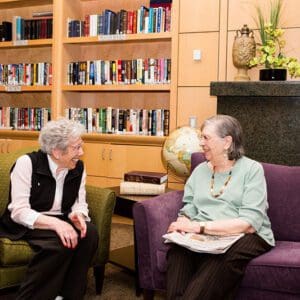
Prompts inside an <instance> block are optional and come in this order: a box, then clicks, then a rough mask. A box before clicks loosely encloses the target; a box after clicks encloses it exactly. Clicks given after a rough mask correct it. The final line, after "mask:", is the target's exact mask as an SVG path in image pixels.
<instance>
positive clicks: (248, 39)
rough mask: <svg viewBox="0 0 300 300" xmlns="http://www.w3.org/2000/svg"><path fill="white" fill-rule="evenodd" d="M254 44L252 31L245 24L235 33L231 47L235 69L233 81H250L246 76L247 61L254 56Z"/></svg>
mask: <svg viewBox="0 0 300 300" xmlns="http://www.w3.org/2000/svg"><path fill="white" fill-rule="evenodd" d="M255 51H256V44H255V40H254V34H253V30H250V29H249V27H248V26H247V25H246V24H245V25H244V26H243V28H242V29H240V30H237V31H236V35H235V38H234V42H233V47H232V60H233V64H234V66H235V67H236V68H237V74H236V76H235V77H234V80H237V81H246V80H250V77H249V76H248V69H249V66H248V64H249V61H250V60H251V59H252V58H253V57H254V56H255Z"/></svg>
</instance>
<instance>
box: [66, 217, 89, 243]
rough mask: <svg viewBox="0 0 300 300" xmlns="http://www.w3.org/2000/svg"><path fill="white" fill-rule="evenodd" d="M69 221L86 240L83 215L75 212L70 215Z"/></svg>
mask: <svg viewBox="0 0 300 300" xmlns="http://www.w3.org/2000/svg"><path fill="white" fill-rule="evenodd" d="M69 219H70V220H71V222H72V223H73V225H74V226H75V227H76V228H77V229H78V230H79V231H80V237H81V238H84V237H85V235H86V223H85V218H84V216H83V215H82V214H81V213H78V212H73V213H71V214H70V215H69Z"/></svg>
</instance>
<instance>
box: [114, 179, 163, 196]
mask: <svg viewBox="0 0 300 300" xmlns="http://www.w3.org/2000/svg"><path fill="white" fill-rule="evenodd" d="M165 190H166V185H165V184H150V183H140V182H126V181H123V182H121V183H120V194H130V195H160V194H163V193H164V192H165Z"/></svg>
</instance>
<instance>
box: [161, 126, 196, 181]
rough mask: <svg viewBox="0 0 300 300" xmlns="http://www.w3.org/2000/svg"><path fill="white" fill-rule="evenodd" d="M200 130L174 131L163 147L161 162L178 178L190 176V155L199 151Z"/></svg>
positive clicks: (182, 128) (185, 128) (183, 128)
mask: <svg viewBox="0 0 300 300" xmlns="http://www.w3.org/2000/svg"><path fill="white" fill-rule="evenodd" d="M199 134H200V130H199V129H196V128H192V127H188V126H183V127H180V128H178V129H176V130H174V131H173V132H172V133H171V134H170V135H169V136H168V137H167V139H166V140H165V143H164V145H163V155H162V157H163V162H164V164H165V165H166V167H167V169H168V170H170V171H171V172H172V173H173V174H175V175H177V176H180V177H187V176H189V175H190V169H191V155H192V153H193V152H199V151H201V147H200V140H199Z"/></svg>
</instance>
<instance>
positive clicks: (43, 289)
mask: <svg viewBox="0 0 300 300" xmlns="http://www.w3.org/2000/svg"><path fill="white" fill-rule="evenodd" d="M23 239H24V240H27V241H28V243H29V244H30V245H31V246H32V247H33V249H34V250H36V252H37V253H36V255H35V256H34V257H33V258H32V260H31V262H30V264H29V267H28V271H27V274H26V277H25V280H24V281H23V282H22V284H21V287H20V289H19V291H18V293H17V299H19V300H21V299H22V300H27V299H28V300H29V299H30V300H32V299H35V300H48V299H49V300H50V299H51V300H53V299H55V297H56V296H58V295H61V296H63V297H64V298H66V299H72V300H77V299H78V300H79V299H83V297H84V293H85V289H86V281H87V272H88V268H89V266H90V264H91V260H92V258H93V255H94V254H95V251H96V250H97V246H98V233H97V230H96V228H95V226H94V225H93V224H91V223H89V222H87V233H86V237H85V238H83V239H80V237H79V238H78V239H79V240H78V245H77V247H76V248H75V249H69V248H66V247H64V246H63V244H62V242H61V240H60V238H59V237H58V235H57V234H56V232H55V231H52V230H41V229H34V230H30V231H29V232H28V233H26V235H25V236H24V237H23Z"/></svg>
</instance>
